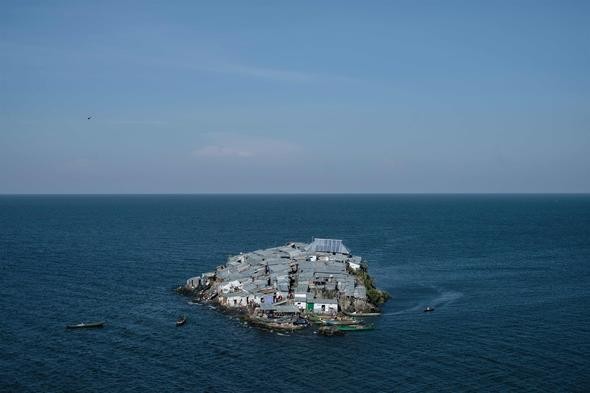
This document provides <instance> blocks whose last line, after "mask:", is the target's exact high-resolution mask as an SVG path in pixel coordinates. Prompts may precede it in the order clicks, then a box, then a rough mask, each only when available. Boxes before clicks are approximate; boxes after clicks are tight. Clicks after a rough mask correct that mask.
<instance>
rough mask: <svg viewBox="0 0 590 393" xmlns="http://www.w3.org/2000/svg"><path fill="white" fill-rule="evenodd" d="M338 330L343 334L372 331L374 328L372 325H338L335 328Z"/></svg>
mask: <svg viewBox="0 0 590 393" xmlns="http://www.w3.org/2000/svg"><path fill="white" fill-rule="evenodd" d="M337 328H338V330H342V331H345V332H361V331H364V330H373V329H375V327H374V326H373V325H340V326H337Z"/></svg>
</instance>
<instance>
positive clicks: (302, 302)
mask: <svg viewBox="0 0 590 393" xmlns="http://www.w3.org/2000/svg"><path fill="white" fill-rule="evenodd" d="M181 290H182V291H183V293H190V294H191V295H193V297H194V299H193V300H196V301H200V302H210V303H215V304H216V305H218V306H220V308H221V309H228V310H232V311H236V310H237V311H239V312H242V313H243V314H244V315H247V316H249V319H248V320H250V321H255V324H256V325H257V326H260V325H261V324H262V325H264V324H265V323H268V324H270V325H269V326H272V327H273V328H276V327H277V326H279V327H280V328H286V329H290V328H293V329H295V328H299V326H295V325H293V326H291V324H293V323H295V322H294V321H296V320H300V318H299V317H300V316H306V315H312V314H317V315H321V314H328V315H332V316H337V315H340V314H342V313H367V312H368V313H374V312H375V311H377V310H378V309H377V307H378V306H379V304H380V303H382V302H384V301H386V300H387V298H388V296H389V295H388V294H387V293H386V292H384V291H380V290H378V289H377V288H375V287H374V284H373V279H372V278H371V277H370V276H369V274H368V271H367V264H366V262H365V261H364V260H362V258H361V257H360V256H353V255H352V254H351V251H350V250H349V249H348V247H346V246H345V245H344V243H343V242H342V240H339V239H319V238H316V239H314V240H313V241H312V242H311V243H309V244H306V243H298V242H291V243H288V244H287V245H285V246H280V247H274V248H268V249H264V250H256V251H252V252H247V253H240V255H235V256H231V257H229V258H228V259H227V263H226V264H225V265H222V266H219V267H218V268H217V269H216V271H215V272H209V273H204V274H202V275H201V277H200V279H199V277H198V276H197V277H193V278H191V279H189V280H187V281H186V285H184V286H183V287H181Z"/></svg>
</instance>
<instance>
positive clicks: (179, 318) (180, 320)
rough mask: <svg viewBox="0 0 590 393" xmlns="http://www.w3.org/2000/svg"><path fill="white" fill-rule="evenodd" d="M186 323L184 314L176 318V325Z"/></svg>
mask: <svg viewBox="0 0 590 393" xmlns="http://www.w3.org/2000/svg"><path fill="white" fill-rule="evenodd" d="M185 323H186V316H185V315H181V316H180V317H178V319H177V320H176V326H182V325H184V324H185Z"/></svg>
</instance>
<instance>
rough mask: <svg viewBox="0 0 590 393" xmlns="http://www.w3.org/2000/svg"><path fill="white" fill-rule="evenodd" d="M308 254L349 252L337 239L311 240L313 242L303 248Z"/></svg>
mask: <svg viewBox="0 0 590 393" xmlns="http://www.w3.org/2000/svg"><path fill="white" fill-rule="evenodd" d="M305 251H308V252H337V253H340V254H350V250H349V249H348V248H346V246H345V245H344V244H343V243H342V240H338V239H313V242H311V243H310V244H309V246H307V247H306V248H305Z"/></svg>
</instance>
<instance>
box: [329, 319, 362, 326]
mask: <svg viewBox="0 0 590 393" xmlns="http://www.w3.org/2000/svg"><path fill="white" fill-rule="evenodd" d="M323 323H324V324H325V325H330V326H342V325H358V324H360V321H357V320H356V319H328V320H326V321H323Z"/></svg>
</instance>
